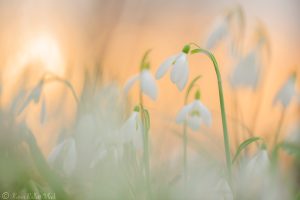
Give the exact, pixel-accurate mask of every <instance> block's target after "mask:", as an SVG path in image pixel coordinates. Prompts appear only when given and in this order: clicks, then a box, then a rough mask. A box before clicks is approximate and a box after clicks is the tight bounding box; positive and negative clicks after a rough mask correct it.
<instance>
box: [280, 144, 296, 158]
mask: <svg viewBox="0 0 300 200" xmlns="http://www.w3.org/2000/svg"><path fill="white" fill-rule="evenodd" d="M280 147H281V148H282V149H283V150H285V151H286V152H287V153H288V154H289V155H292V156H294V157H295V158H297V159H300V146H299V145H296V144H293V143H288V142H284V143H282V144H281V145H280Z"/></svg>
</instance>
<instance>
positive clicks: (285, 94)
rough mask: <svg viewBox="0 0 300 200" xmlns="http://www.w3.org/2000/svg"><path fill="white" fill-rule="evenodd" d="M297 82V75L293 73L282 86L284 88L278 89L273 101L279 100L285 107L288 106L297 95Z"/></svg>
mask: <svg viewBox="0 0 300 200" xmlns="http://www.w3.org/2000/svg"><path fill="white" fill-rule="evenodd" d="M295 84H296V75H295V74H293V75H291V76H290V78H289V79H288V80H287V81H286V83H285V84H284V85H283V86H282V88H281V89H280V90H279V91H278V93H277V95H276V97H275V99H274V101H273V102H274V103H277V102H279V103H281V104H282V105H283V107H285V108H286V107H287V106H288V105H289V104H290V102H291V101H292V98H293V97H294V96H296V88H295Z"/></svg>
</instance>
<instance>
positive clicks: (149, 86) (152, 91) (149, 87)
mask: <svg viewBox="0 0 300 200" xmlns="http://www.w3.org/2000/svg"><path fill="white" fill-rule="evenodd" d="M140 79H141V80H140V81H141V89H142V91H143V93H145V94H146V95H147V96H149V97H150V98H151V99H152V100H156V98H157V86H156V82H155V79H154V77H153V76H152V74H151V73H150V71H149V70H143V71H142V72H141V76H140Z"/></svg>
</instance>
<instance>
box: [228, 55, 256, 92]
mask: <svg viewBox="0 0 300 200" xmlns="http://www.w3.org/2000/svg"><path fill="white" fill-rule="evenodd" d="M260 68H261V66H260V59H259V55H258V52H257V51H256V49H254V50H253V51H251V52H249V53H248V54H247V55H246V56H245V57H244V58H242V59H240V60H239V62H238V63H237V64H236V66H235V68H234V70H233V72H232V74H231V76H230V78H229V81H230V84H231V86H232V87H233V88H236V87H239V86H243V87H246V86H248V87H250V88H253V89H255V88H256V87H257V84H258V80H259V76H260Z"/></svg>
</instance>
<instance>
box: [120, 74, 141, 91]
mask: <svg viewBox="0 0 300 200" xmlns="http://www.w3.org/2000/svg"><path fill="white" fill-rule="evenodd" d="M139 77H140V76H139V75H134V76H132V77H131V78H130V79H128V80H127V81H126V83H125V86H124V91H125V93H126V94H128V92H129V90H130V89H131V88H132V86H133V84H134V83H135V82H136V81H137V80H138V79H139Z"/></svg>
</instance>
